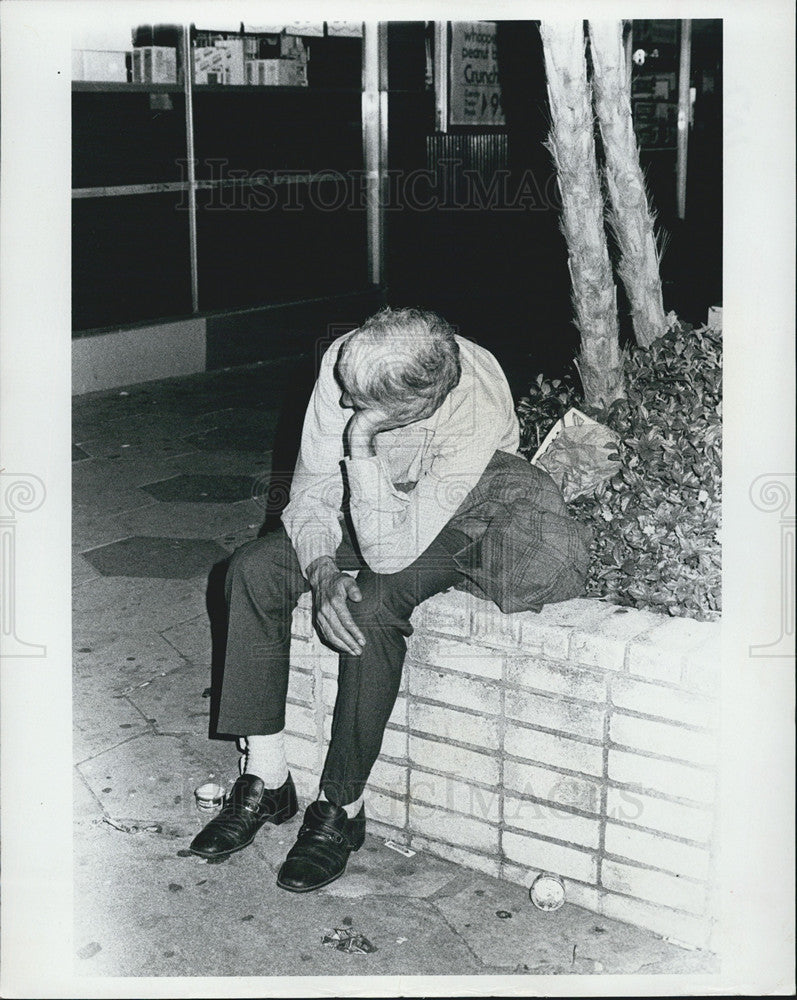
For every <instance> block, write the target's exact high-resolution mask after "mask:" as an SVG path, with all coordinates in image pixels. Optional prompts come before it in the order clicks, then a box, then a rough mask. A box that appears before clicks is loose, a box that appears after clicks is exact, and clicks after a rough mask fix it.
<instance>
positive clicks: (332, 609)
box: [307, 556, 365, 656]
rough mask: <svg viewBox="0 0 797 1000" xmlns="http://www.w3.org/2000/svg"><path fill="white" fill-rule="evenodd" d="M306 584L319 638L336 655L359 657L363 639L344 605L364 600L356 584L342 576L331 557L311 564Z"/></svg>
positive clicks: (348, 577)
mask: <svg viewBox="0 0 797 1000" xmlns="http://www.w3.org/2000/svg"><path fill="white" fill-rule="evenodd" d="M307 580H308V582H309V584H310V587H311V588H312V591H313V607H314V609H315V615H316V620H317V622H318V625H319V628H320V629H321V634H322V635H323V636H324V638H325V639H326V640H327V642H328V643H329V644H330V645H331V646H334V647H335V649H337V650H338V651H339V652H341V653H351V655H352V656H359V655H360V653H362V651H363V646H364V645H365V636H364V635H363V634H362V632H361V631H360V630H359V628H357V625H356V623H355V621H354V619H353V618H352V616H351V613H350V612H349V608H348V604H347V601H361V600H362V599H363V595H362V594H361V593H360V588H359V587H358V586H357V582H356V580H353V579H352V577H350V576H348V575H347V574H346V573H341V571H340V570H339V569H338V567H337V565H336V564H335V560H334V559H332V558H331V557H330V556H321V557H320V558H319V559H316V560H315V561H314V562H312V563H310V565H309V566H308V567H307Z"/></svg>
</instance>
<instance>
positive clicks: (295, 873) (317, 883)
mask: <svg viewBox="0 0 797 1000" xmlns="http://www.w3.org/2000/svg"><path fill="white" fill-rule="evenodd" d="M364 840H365V806H363V807H362V808H361V809H360V811H359V813H357V815H356V816H355V817H354V819H349V817H348V816H347V815H346V810H345V809H342V808H341V807H340V806H336V805H335V804H334V803H333V802H325V801H324V800H323V799H317V800H316V801H315V802H311V803H310V805H309V806H308V807H307V810H306V811H305V814H304V822H303V823H302V825H301V827H300V829H299V837H298V839H297V841H296V843H295V844H294V845H293V847H292V848H291V849H290V851H288V856H287V857H286V858H285V861H284V863H283V865H282V867H281V868H280V870H279V874H278V875H277V885H278V886H279V887H280V888H281V889H287V890H288V891H289V892H311V891H312V890H313V889H320V888H321V886H322V885H329V883H330V882H334V881H335V879H336V878H340V876H341V875H342V874H343V873H344V872H345V871H346V863H347V862H348V860H349V854H350V853H351V852H352V851H358V850H359V849H360V848H361V847H362V843H363V841H364Z"/></svg>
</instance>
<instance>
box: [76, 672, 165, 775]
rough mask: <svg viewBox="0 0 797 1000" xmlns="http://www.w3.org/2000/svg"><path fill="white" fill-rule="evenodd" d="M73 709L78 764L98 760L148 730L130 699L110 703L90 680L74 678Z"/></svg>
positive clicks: (120, 699) (115, 700) (118, 699)
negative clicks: (93, 759)
mask: <svg viewBox="0 0 797 1000" xmlns="http://www.w3.org/2000/svg"><path fill="white" fill-rule="evenodd" d="M72 705H73V709H72V757H73V760H74V761H75V763H78V762H80V761H84V760H87V759H89V758H91V757H95V756H96V755H97V754H100V753H102V752H103V751H104V750H109V749H110V748H111V747H115V746H117V745H118V744H120V743H123V742H125V741H126V740H129V739H130V737H131V736H139V735H141V734H142V733H145V732H146V731H147V730H148V728H149V726H148V724H147V722H146V720H145V719H144V718H143V716H142V715H141V712H140V711H138V709H137V708H136V707H135V706H134V705H133V704H131V702H130V701H128V700H127V698H112V699H109V698H108V696H107V694H106V693H105V692H102V691H101V690H98V689H97V687H96V685H95V684H94V683H93V681H92V679H91V678H89V677H78V676H75V677H73V678H72ZM99 720H102V722H101V724H98V722H99Z"/></svg>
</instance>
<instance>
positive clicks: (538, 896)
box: [529, 872, 565, 913]
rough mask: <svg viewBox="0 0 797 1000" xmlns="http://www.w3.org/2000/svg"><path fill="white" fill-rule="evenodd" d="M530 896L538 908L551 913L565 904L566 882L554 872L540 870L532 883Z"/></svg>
mask: <svg viewBox="0 0 797 1000" xmlns="http://www.w3.org/2000/svg"><path fill="white" fill-rule="evenodd" d="M529 898H530V899H531V901H532V903H534V905H535V906H536V907H537V909H538V910H544V911H545V912H546V913H551V912H552V911H553V910H558V909H559V907H560V906H562V905H563V904H564V901H565V884H564V882H563V881H562V879H561V878H560V877H559V876H558V875H554V874H553V873H552V872H540V874H539V875H538V876H537V877H536V878H535V879H534V881H533V882H532V883H531V888H530V889H529Z"/></svg>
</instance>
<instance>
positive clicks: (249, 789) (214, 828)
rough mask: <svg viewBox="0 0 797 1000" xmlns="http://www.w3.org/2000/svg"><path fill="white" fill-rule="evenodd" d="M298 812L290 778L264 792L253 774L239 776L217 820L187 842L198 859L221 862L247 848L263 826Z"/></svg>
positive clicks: (264, 787) (277, 822) (288, 817)
mask: <svg viewBox="0 0 797 1000" xmlns="http://www.w3.org/2000/svg"><path fill="white" fill-rule="evenodd" d="M298 808H299V805H298V803H297V801H296V789H295V788H294V785H293V778H292V777H291V776H290V774H289V775H288V777H287V780H286V781H285V784H284V785H281V786H280V787H279V788H266V786H265V785H264V784H263V782H262V781H261V779H260V778H258V777H257V775H255V774H242V775H241V777H240V778H238V780H237V781H236V782H235V784H234V785H233V786H232V788H231V790H230V794H229V796H228V798H227V801H226V802H225V803H224V805H223V806H222V807H221V811H220V812H219V814H218V815H217V816H214V817H213V819H212V820H211V821H210V822H209V823H208V824H207V826H206V827H204V828H203V829H202V830H200V831H199V833H198V834H197V835H196V837H194V839H193V840H192V841H191V846H190V848H189V850H190V851H191V852H192V853H193V854H198V855H199V856H200V857H201V858H223V857H226V856H227V855H228V854H234V853H235V851H240V850H241V849H242V848H244V847H246V846H248V845H249V844H251V843H252V841H253V840H254V839H255V834H256V833H257V831H258V830H259V829H260V827H261V826H262V825H263V824H264V823H274V824H275V825H276V826H279V824H280V823H284V822H285V821H286V820H288V819H290V818H291V816H295V815H296V812H297V810H298Z"/></svg>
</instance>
